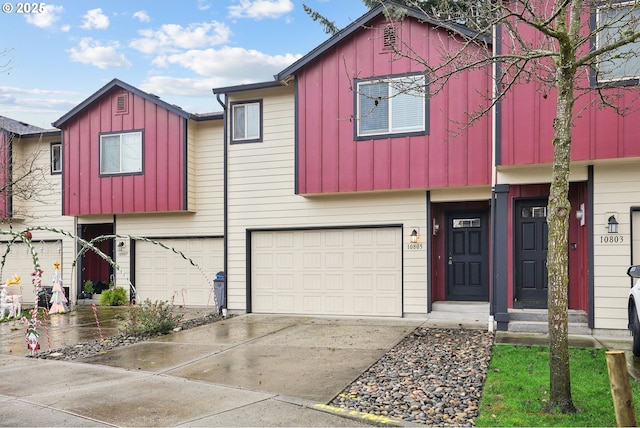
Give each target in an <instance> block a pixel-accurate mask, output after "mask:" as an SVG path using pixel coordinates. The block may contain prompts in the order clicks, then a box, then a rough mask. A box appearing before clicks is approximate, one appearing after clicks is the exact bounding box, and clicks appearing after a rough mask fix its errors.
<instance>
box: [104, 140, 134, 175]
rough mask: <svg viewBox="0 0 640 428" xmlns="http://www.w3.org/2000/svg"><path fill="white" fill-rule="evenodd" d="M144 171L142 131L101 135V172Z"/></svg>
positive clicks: (128, 172)
mask: <svg viewBox="0 0 640 428" xmlns="http://www.w3.org/2000/svg"><path fill="white" fill-rule="evenodd" d="M141 172H142V131H134V132H123V133H117V134H102V135H100V174H136V173H141Z"/></svg>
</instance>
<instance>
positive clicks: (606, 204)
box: [587, 162, 640, 329]
mask: <svg viewBox="0 0 640 428" xmlns="http://www.w3.org/2000/svg"><path fill="white" fill-rule="evenodd" d="M639 167H640V162H637V163H628V162H625V163H621V164H603V165H596V166H595V167H594V212H593V223H594V230H593V237H594V239H593V241H594V246H593V255H594V271H593V276H594V321H595V325H594V327H595V328H603V329H604V328H608V329H626V328H627V298H628V293H629V287H630V285H631V283H630V280H629V277H628V276H627V275H626V272H627V268H628V267H629V265H630V264H631V248H632V245H633V244H632V237H631V216H630V209H631V207H633V206H640V191H638V183H640V168H639ZM587 215H589V213H587ZM611 215H615V217H616V220H617V221H618V230H619V233H618V234H616V235H612V234H608V233H607V223H608V219H609V217H610V216H611ZM634 230H635V231H636V232H635V233H637V234H639V235H640V223H638V224H635V225H634ZM613 236H615V237H616V239H618V241H621V242H617V243H615V242H614V243H610V242H606V240H611V238H612V237H613ZM637 239H638V237H637V236H634V237H633V240H637Z"/></svg>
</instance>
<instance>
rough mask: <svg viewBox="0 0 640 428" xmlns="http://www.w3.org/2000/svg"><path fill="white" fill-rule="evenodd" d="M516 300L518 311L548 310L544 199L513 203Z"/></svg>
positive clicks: (545, 201) (545, 207)
mask: <svg viewBox="0 0 640 428" xmlns="http://www.w3.org/2000/svg"><path fill="white" fill-rule="evenodd" d="M515 210H516V215H515V220H516V227H515V252H514V253H515V254H514V258H515V260H514V264H515V301H514V306H515V307H517V308H534V309H535V308H542V309H544V308H546V307H547V291H548V289H547V200H546V199H532V200H522V201H518V202H516V204H515Z"/></svg>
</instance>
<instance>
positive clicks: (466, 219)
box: [445, 212, 489, 302]
mask: <svg viewBox="0 0 640 428" xmlns="http://www.w3.org/2000/svg"><path fill="white" fill-rule="evenodd" d="M487 217H488V216H487V213H486V212H463V213H460V212H458V213H448V214H447V260H446V261H445V262H446V263H447V270H446V272H447V278H446V284H447V289H446V299H447V300H471V301H484V302H486V301H488V300H489V257H488V254H489V244H488V232H487V229H488V225H487V223H488V222H487Z"/></svg>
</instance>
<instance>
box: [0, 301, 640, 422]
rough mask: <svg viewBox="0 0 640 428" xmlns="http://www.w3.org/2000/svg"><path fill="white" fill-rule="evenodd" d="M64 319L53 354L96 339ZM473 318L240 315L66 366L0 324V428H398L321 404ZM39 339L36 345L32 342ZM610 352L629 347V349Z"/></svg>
mask: <svg viewBox="0 0 640 428" xmlns="http://www.w3.org/2000/svg"><path fill="white" fill-rule="evenodd" d="M104 309H105V308H100V311H102V310H104ZM75 312H76V311H74V313H70V314H66V315H64V316H59V317H57V318H54V317H52V322H51V324H52V325H50V328H49V336H50V337H49V340H50V341H52V343H54V344H55V345H53V346H52V347H53V348H55V347H58V346H62V344H72V343H79V342H81V341H82V340H78V339H80V338H82V339H84V340H85V341H87V340H90V339H91V338H93V337H91V336H92V335H93V336H94V337H95V336H96V333H97V329H96V326H95V319H93V313H92V312H91V311H87V310H79V311H77V313H75ZM103 315H104V318H102V317H103ZM196 315H197V314H194V313H191V314H190V316H196ZM99 318H101V319H103V322H102V326H101V330H102V333H103V334H104V336H105V337H106V336H109V335H112V334H115V331H116V329H117V325H118V323H119V322H121V321H118V317H117V316H113V314H111V316H109V317H107V316H106V315H105V314H104V313H101V314H99ZM479 318H483V317H474V316H471V315H468V316H465V315H463V314H460V313H458V314H456V316H455V317H454V316H451V315H443V314H440V315H438V314H434V315H430V316H429V317H428V318H424V319H411V318H409V319H390V320H385V319H380V318H331V317H318V318H311V317H288V316H267V315H253V314H250V315H242V316H235V317H231V318H229V319H227V320H224V321H220V322H216V323H213V324H208V325H205V326H201V327H197V328H193V329H190V330H185V331H181V332H177V333H172V334H170V335H167V336H163V337H159V338H156V339H153V340H149V341H146V342H141V343H138V344H135V345H132V346H129V347H125V348H118V349H115V350H112V351H109V352H106V353H104V354H101V355H97V356H94V357H91V358H87V359H84V360H76V361H74V362H62V361H53V360H41V359H30V358H25V357H24V355H26V354H27V351H26V343H25V342H24V326H23V325H20V324H17V323H12V322H9V323H4V324H0V338H1V339H0V377H1V378H2V379H3V381H2V382H0V409H2V411H1V415H2V416H1V417H0V425H2V426H63V425H64V426H261V427H262V426H365V425H370V424H372V423H374V424H377V425H391V426H409V425H412V424H409V423H404V422H399V421H396V420H392V419H390V418H384V417H378V416H374V415H367V414H361V413H357V412H350V411H346V410H344V409H337V408H331V407H329V406H327V405H326V403H328V402H329V401H330V400H331V399H333V398H334V397H335V396H336V395H337V394H339V393H340V392H341V391H342V390H343V389H344V388H345V387H346V386H348V385H349V384H350V383H351V382H352V381H353V380H355V379H356V378H358V377H359V376H360V374H362V373H363V372H364V371H365V370H366V369H367V368H368V367H370V366H371V365H372V364H374V363H375V362H376V361H377V360H378V359H379V358H380V357H381V356H382V355H384V354H385V353H386V352H387V351H388V350H389V349H391V348H392V347H393V346H395V345H396V344H397V343H398V342H400V341H401V340H402V339H403V338H404V337H405V336H406V335H408V334H409V333H410V332H411V331H413V330H414V329H415V328H417V327H419V326H425V327H461V326H462V327H465V328H482V329H485V328H486V327H487V325H486V322H487V319H486V318H484V319H479ZM11 324H13V326H11ZM18 326H19V327H20V328H19V329H18V328H17V327H18ZM98 337H99V336H98ZM500 337H502V338H505V337H508V335H503V334H497V335H496V341H499V339H498V338H500ZM520 338H521V340H526V341H531V342H534V341H535V340H538V339H539V337H538V336H531V337H527V336H526V335H520ZM517 340H518V339H517V338H513V339H509V341H511V342H514V341H517ZM585 340H586V339H585ZM591 340H595V339H594V338H591ZM40 341H41V343H42V344H43V345H44V346H46V344H47V339H45V338H44V337H43V335H42V334H41V337H40ZM74 341H75V342H74ZM20 342H21V343H20ZM66 342H70V343H66ZM596 342H597V341H596ZM596 342H590V343H591V344H596V346H597V343H596ZM598 343H599V342H598ZM621 345H622V346H625V347H628V348H629V349H630V341H626V342H623V343H622V344H621ZM45 349H46V348H45ZM616 349H621V348H620V347H617V348H616ZM21 350H22V351H21ZM421 426H422V425H421Z"/></svg>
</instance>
